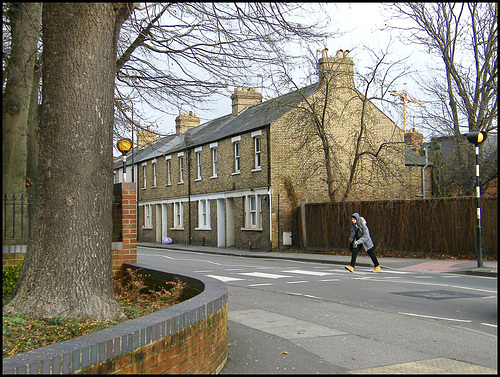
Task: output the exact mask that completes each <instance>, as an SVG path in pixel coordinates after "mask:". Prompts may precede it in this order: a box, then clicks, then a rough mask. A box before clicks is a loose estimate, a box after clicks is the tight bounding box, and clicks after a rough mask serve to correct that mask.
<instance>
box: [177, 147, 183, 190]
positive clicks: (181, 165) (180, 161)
mask: <svg viewBox="0 0 500 377" xmlns="http://www.w3.org/2000/svg"><path fill="white" fill-rule="evenodd" d="M177 157H178V158H179V184H181V183H184V154H182V155H178V156H177Z"/></svg>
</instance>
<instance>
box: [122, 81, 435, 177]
mask: <svg viewBox="0 0 500 377" xmlns="http://www.w3.org/2000/svg"><path fill="white" fill-rule="evenodd" d="M318 88H319V83H315V84H311V85H308V86H306V87H304V88H301V89H299V90H295V91H293V92H290V93H287V94H284V95H282V96H279V97H276V98H273V99H270V100H268V101H265V102H262V103H259V104H257V105H254V106H250V107H248V108H246V109H245V110H243V111H241V112H240V113H238V114H237V115H236V116H233V115H232V114H228V115H224V116H222V117H220V118H217V119H214V120H211V121H208V122H206V123H203V124H201V125H199V126H198V127H194V128H191V129H189V130H187V131H185V132H183V133H182V134H179V135H168V136H165V137H163V138H161V139H159V140H157V141H155V142H153V143H150V144H147V145H146V146H144V147H143V148H141V149H139V150H137V149H134V164H138V163H141V162H144V161H148V160H152V159H153V158H155V157H159V156H163V155H169V154H172V153H176V152H181V151H183V150H185V149H186V143H185V135H186V134H189V135H190V139H191V140H190V142H189V148H194V147H197V146H201V145H206V144H209V143H214V142H216V141H219V140H222V139H226V138H229V137H232V136H236V135H241V134H243V133H247V132H251V131H255V130H259V129H262V128H264V127H266V126H268V125H270V124H271V123H272V122H274V121H275V120H276V119H278V118H279V117H281V116H282V115H283V114H284V113H286V112H287V111H289V110H290V109H291V108H292V106H294V105H297V104H298V103H299V102H300V101H302V100H303V98H304V97H309V96H310V95H312V94H313V93H314V92H315V91H316V90H317V89H318ZM188 139H189V136H188ZM131 164H132V152H131V151H130V152H129V153H128V154H127V165H131ZM405 164H406V165H418V166H424V165H425V157H422V156H420V155H419V154H418V153H415V152H414V151H412V150H411V149H409V148H408V147H405ZM122 166H123V161H122V160H121V159H120V160H119V161H117V162H115V163H114V168H115V169H119V168H121V167H122Z"/></svg>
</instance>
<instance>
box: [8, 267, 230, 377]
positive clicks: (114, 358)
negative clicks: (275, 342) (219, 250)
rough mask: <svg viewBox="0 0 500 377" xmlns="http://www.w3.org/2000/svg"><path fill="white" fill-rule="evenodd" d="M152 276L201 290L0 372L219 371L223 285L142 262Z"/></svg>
mask: <svg viewBox="0 0 500 377" xmlns="http://www.w3.org/2000/svg"><path fill="white" fill-rule="evenodd" d="M126 267H127V268H128V267H130V268H133V269H139V268H140V269H141V273H146V274H150V275H151V276H152V278H154V279H158V280H163V281H171V280H173V279H175V278H176V277H177V278H179V279H180V280H181V281H182V282H186V284H187V285H189V286H191V287H194V288H196V289H198V290H201V291H202V292H201V293H200V294H198V295H197V296H194V297H193V298H191V299H190V300H187V301H183V302H181V303H179V304H177V305H174V306H173V307H170V308H167V309H163V310H160V311H157V312H155V313H153V314H149V315H147V316H144V317H140V318H137V319H134V320H130V321H127V322H124V323H121V324H119V325H117V326H114V327H110V328H107V329H104V330H101V331H97V332H94V333H90V334H87V335H83V336H80V337H78V338H74V339H70V340H67V341H64V342H61V343H56V344H52V345H49V346H45V347H41V348H39V349H36V350H33V351H29V352H25V353H21V354H18V355H14V356H10V357H6V358H4V359H3V368H2V372H3V373H4V374H69V373H77V374H88V373H99V374H114V373H117V374H118V373H119V374H123V373H133V374H143V373H148V374H152V373H154V374H156V373H169V374H178V373H192V374H198V373H203V374H208V373H219V372H220V371H221V369H222V368H223V367H224V364H225V362H226V360H227V357H228V351H227V347H228V344H227V318H228V292H227V286H226V285H225V284H224V283H222V282H220V281H218V280H216V279H211V278H207V277H205V276H201V275H200V276H196V275H193V276H184V275H179V274H178V273H170V272H165V271H158V270H153V269H151V268H148V267H147V266H144V265H140V264H137V263H136V264H129V265H127V266H126Z"/></svg>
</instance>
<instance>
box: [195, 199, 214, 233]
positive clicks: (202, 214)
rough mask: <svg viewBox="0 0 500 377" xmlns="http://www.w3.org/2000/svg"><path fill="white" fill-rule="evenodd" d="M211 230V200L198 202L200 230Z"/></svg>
mask: <svg viewBox="0 0 500 377" xmlns="http://www.w3.org/2000/svg"><path fill="white" fill-rule="evenodd" d="M196 229H197V230H200V229H203V230H210V229H211V227H210V199H200V200H198V228H196Z"/></svg>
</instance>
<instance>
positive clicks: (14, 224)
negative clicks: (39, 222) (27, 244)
mask: <svg viewBox="0 0 500 377" xmlns="http://www.w3.org/2000/svg"><path fill="white" fill-rule="evenodd" d="M32 204H33V198H32V197H31V195H29V196H28V199H26V198H25V197H24V194H21V197H20V198H19V199H18V198H16V195H15V194H12V199H9V197H8V196H7V194H5V195H4V198H3V239H4V240H27V239H28V237H29V222H30V218H31V206H32Z"/></svg>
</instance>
